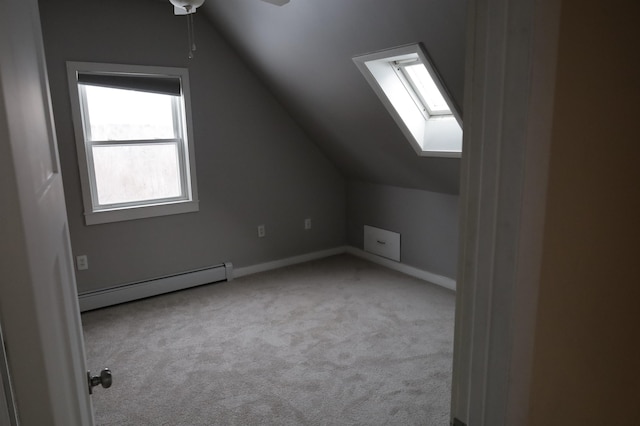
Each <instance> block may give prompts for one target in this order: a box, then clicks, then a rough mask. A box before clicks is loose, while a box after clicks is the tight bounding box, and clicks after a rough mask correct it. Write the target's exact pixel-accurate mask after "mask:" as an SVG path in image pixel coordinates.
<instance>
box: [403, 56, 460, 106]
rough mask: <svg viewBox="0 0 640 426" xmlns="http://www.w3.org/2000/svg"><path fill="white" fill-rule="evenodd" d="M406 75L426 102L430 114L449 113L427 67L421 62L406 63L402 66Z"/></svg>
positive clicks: (445, 102)
mask: <svg viewBox="0 0 640 426" xmlns="http://www.w3.org/2000/svg"><path fill="white" fill-rule="evenodd" d="M404 69H405V71H406V72H407V75H408V76H409V78H410V79H411V80H412V82H413V84H414V85H415V88H416V90H418V91H419V92H420V96H421V98H422V100H423V101H424V102H425V103H426V104H427V105H426V106H427V108H428V110H429V113H430V114H437V115H442V114H451V110H450V109H449V106H448V105H447V101H445V100H444V97H443V96H442V95H441V94H440V90H438V87H437V86H436V84H435V83H434V81H433V79H432V78H431V76H430V75H429V72H428V71H427V68H426V67H425V66H424V65H423V64H422V63H417V64H413V65H406V66H405V67H404Z"/></svg>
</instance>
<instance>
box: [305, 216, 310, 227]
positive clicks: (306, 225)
mask: <svg viewBox="0 0 640 426" xmlns="http://www.w3.org/2000/svg"><path fill="white" fill-rule="evenodd" d="M304 229H311V218H310V217H309V218H306V219H305V220H304Z"/></svg>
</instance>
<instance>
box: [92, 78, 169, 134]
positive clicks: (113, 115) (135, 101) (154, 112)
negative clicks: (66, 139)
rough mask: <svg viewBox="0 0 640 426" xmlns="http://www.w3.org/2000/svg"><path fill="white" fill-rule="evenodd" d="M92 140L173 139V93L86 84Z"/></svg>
mask: <svg viewBox="0 0 640 426" xmlns="http://www.w3.org/2000/svg"><path fill="white" fill-rule="evenodd" d="M84 87H85V89H84V90H85V93H86V100H87V109H88V111H89V121H90V127H91V140H92V141H108V140H144V139H174V138H175V137H176V132H175V130H174V128H173V108H172V102H173V99H174V98H175V97H174V96H172V95H166V94H157V93H148V92H139V91H135V90H124V89H114V88H108V87H99V86H90V85H85V86H84Z"/></svg>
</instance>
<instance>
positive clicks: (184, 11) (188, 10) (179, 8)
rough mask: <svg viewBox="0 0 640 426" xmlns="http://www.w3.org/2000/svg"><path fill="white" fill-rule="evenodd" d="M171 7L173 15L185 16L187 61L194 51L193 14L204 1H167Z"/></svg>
mask: <svg viewBox="0 0 640 426" xmlns="http://www.w3.org/2000/svg"><path fill="white" fill-rule="evenodd" d="M169 1H170V2H171V4H172V5H173V13H174V14H176V15H187V37H188V39H189V59H191V58H193V54H194V52H195V51H196V38H195V34H194V32H193V14H194V13H196V9H198V8H199V7H200V6H202V3H204V0H169Z"/></svg>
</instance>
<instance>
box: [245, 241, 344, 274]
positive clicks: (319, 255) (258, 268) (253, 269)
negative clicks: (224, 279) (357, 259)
mask: <svg viewBox="0 0 640 426" xmlns="http://www.w3.org/2000/svg"><path fill="white" fill-rule="evenodd" d="M346 250H347V248H346V246H340V247H336V248H332V249H328V250H321V251H315V252H313V253H307V254H302V255H300V256H293V257H287V258H286V259H279V260H274V261H272V262H265V263H259V264H257V265H252V266H244V267H242V268H235V269H234V270H233V276H234V277H236V278H238V277H243V276H245V275H252V274H257V273H259V272H266V271H271V270H273V269H278V268H283V267H285V266H291V265H296V264H298V263H304V262H309V261H311V260H317V259H323V258H325V257H329V256H335V255H338V254H343V253H345V252H346Z"/></svg>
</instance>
